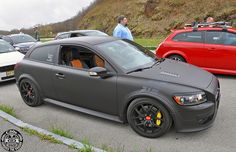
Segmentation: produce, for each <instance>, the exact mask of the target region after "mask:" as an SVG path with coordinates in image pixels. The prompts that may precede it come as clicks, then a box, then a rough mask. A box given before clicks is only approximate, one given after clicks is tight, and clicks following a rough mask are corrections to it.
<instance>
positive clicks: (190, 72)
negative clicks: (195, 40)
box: [129, 59, 213, 89]
mask: <svg viewBox="0 0 236 152" xmlns="http://www.w3.org/2000/svg"><path fill="white" fill-rule="evenodd" d="M129 75H132V76H135V77H140V78H146V79H152V80H159V81H166V82H170V83H176V84H181V85H186V86H191V87H196V88H200V89H205V88H207V87H208V86H209V84H210V83H211V81H212V78H213V75H212V74H211V73H209V72H207V71H205V70H202V69H200V68H197V67H195V66H193V65H190V64H186V63H183V62H177V61H173V60H169V59H166V60H164V61H163V62H161V63H160V64H157V65H155V66H153V67H152V68H150V69H145V70H143V71H139V72H132V73H130V74H129Z"/></svg>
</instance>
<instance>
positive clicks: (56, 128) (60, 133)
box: [50, 127, 73, 139]
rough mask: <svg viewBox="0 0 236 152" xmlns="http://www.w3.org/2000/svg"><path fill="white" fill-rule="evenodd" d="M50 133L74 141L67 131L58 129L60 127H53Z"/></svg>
mask: <svg viewBox="0 0 236 152" xmlns="http://www.w3.org/2000/svg"><path fill="white" fill-rule="evenodd" d="M50 131H51V132H53V133H54V134H57V135H60V136H63V137H66V138H70V139H73V136H72V135H71V133H70V132H69V131H67V130H63V129H61V128H58V127H52V128H51V129H50Z"/></svg>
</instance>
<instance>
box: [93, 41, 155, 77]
mask: <svg viewBox="0 0 236 152" xmlns="http://www.w3.org/2000/svg"><path fill="white" fill-rule="evenodd" d="M97 47H98V48H99V49H100V51H101V52H103V53H104V54H105V55H106V56H108V57H109V58H111V59H112V61H113V62H114V63H115V64H117V65H119V66H120V67H121V68H122V69H123V70H125V71H126V72H127V73H130V72H131V71H135V70H138V69H142V68H143V69H145V68H150V67H152V65H153V64H154V63H155V62H156V60H155V59H156V58H155V55H154V54H153V53H152V52H150V51H149V50H146V49H145V48H143V47H141V46H139V45H137V44H136V43H134V42H130V41H128V40H117V41H112V42H106V43H102V44H98V45H97Z"/></svg>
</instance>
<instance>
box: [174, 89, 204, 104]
mask: <svg viewBox="0 0 236 152" xmlns="http://www.w3.org/2000/svg"><path fill="white" fill-rule="evenodd" d="M173 98H174V100H175V102H176V103H177V104H179V105H197V104H200V103H203V102H206V101H207V97H206V94H205V93H204V92H201V93H196V94H190V95H175V96H174V97H173Z"/></svg>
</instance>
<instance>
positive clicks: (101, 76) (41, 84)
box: [15, 37, 220, 137]
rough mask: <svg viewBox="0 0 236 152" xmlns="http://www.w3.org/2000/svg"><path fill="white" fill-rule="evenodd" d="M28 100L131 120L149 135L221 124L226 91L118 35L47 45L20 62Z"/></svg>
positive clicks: (18, 74) (208, 77)
mask: <svg viewBox="0 0 236 152" xmlns="http://www.w3.org/2000/svg"><path fill="white" fill-rule="evenodd" d="M15 77H16V80H17V85H18V87H19V90H20V93H21V96H22V98H23V100H24V102H25V103H26V104H27V105H29V106H39V105H41V104H42V103H43V102H50V103H53V104H56V105H60V106H63V107H67V108H70V109H73V110H77V111H80V112H84V113H88V114H91V115H95V116H99V117H102V118H106V119H111V120H115V121H119V122H123V123H125V122H128V123H129V124H130V126H131V127H132V128H133V130H134V131H135V132H137V133H138V134H140V135H142V136H145V137H159V136H161V135H163V134H164V133H166V132H167V131H168V129H169V128H170V127H171V126H172V124H174V125H175V128H176V130H177V131H181V132H186V131H198V130H202V129H206V128H208V127H209V126H211V124H212V123H213V121H214V119H215V116H216V113H217V109H218V105H219V99H220V86H219V82H218V80H217V78H216V77H215V76H213V75H212V74H210V73H208V72H206V71H204V70H202V69H199V68H197V67H194V66H192V65H189V64H186V63H181V62H178V61H173V60H168V59H157V58H155V55H154V54H153V53H151V52H150V51H148V50H145V49H144V48H143V47H141V46H140V45H138V44H135V43H134V42H131V41H128V40H121V39H116V38H112V37H79V38H72V39H64V40H58V41H52V42H48V43H44V44H39V45H37V46H34V47H33V48H31V49H30V51H29V52H28V53H27V54H26V55H25V58H24V59H23V60H22V61H21V62H20V63H18V64H17V65H16V67H15Z"/></svg>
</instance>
